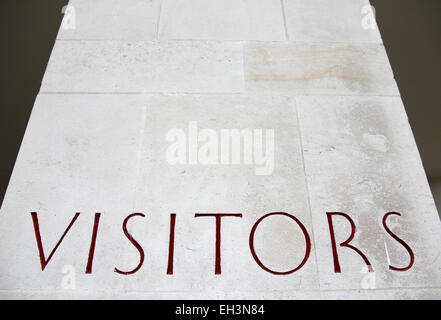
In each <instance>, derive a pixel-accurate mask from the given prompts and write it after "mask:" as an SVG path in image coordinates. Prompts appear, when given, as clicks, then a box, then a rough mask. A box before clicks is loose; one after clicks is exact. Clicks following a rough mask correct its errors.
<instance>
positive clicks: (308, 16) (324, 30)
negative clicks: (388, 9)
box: [283, 0, 382, 43]
mask: <svg viewBox="0 0 441 320" xmlns="http://www.w3.org/2000/svg"><path fill="white" fill-rule="evenodd" d="M283 2H284V5H285V15H286V24H287V29H288V35H289V39H291V40H295V41H305V42H342V43H351V42H354V43H381V42H382V41H381V36H380V32H379V30H378V27H377V25H376V23H375V18H374V17H375V8H372V7H371V6H370V4H369V1H368V0H338V1H330V0H310V1H304V0H283Z"/></svg>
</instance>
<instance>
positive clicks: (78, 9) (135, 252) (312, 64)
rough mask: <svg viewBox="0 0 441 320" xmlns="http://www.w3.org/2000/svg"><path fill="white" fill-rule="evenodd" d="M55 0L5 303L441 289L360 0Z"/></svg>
mask: <svg viewBox="0 0 441 320" xmlns="http://www.w3.org/2000/svg"><path fill="white" fill-rule="evenodd" d="M69 4H70V5H71V7H70V11H68V12H67V13H66V15H65V18H64V22H65V23H63V24H62V26H61V28H60V30H59V33H58V38H57V40H56V42H55V45H54V48H53V51H52V54H51V57H50V59H49V63H48V66H47V70H46V72H45V75H44V78H43V80H42V86H41V89H40V94H39V95H38V97H37V99H36V101H35V104H34V108H33V111H32V115H31V118H30V120H29V124H28V127H27V130H26V133H25V137H24V139H23V142H22V145H21V148H20V152H19V155H18V157H17V161H16V164H15V168H14V171H13V174H12V177H11V180H10V184H9V186H8V190H7V193H6V196H5V200H4V202H3V204H2V207H1V211H0V266H1V267H0V298H1V299H17V298H24V299H60V298H67V299H105V298H112V299H205V298H209V299H270V298H271V299H439V298H440V297H441V270H440V268H441V263H440V260H439V259H440V249H439V245H438V244H439V243H440V240H441V239H440V237H441V227H440V220H439V217H438V214H437V212H436V209H435V206H434V202H433V199H432V196H431V193H430V190H429V187H428V184H427V180H426V177H425V173H424V170H423V167H422V163H421V160H420V158H419V155H418V150H417V147H416V145H415V141H414V139H413V136H412V132H411V129H410V126H409V123H408V120H407V117H406V114H405V110H404V107H403V104H402V102H401V99H400V96H399V91H398V88H397V85H396V83H395V80H394V77H393V73H392V70H391V67H390V64H389V61H388V58H387V54H386V51H385V49H384V46H383V45H382V43H381V38H380V36H379V34H378V30H375V29H371V28H365V27H364V26H366V21H367V20H365V19H366V12H365V10H366V9H364V8H365V7H366V6H367V5H368V2H367V1H364V0H363V1H362V0H360V1H358V0H353V1H349V0H348V1H346V0H339V1H335V0H283V1H280V0H259V1H246V0H244V1H229V0H228V1H217V0H213V1H210V2H209V4H208V2H207V1H199V0H188V1H180V0H162V1H160V0H144V1H143V0H130V1H127V0H124V1H123V0H112V1H101V0H97V1H85V0H71V1H70V2H69ZM121 8H124V10H122V9H121ZM72 9H73V11H72ZM72 12H75V19H76V20H75V22H76V23H75V28H72V24H69V23H67V22H72V20H70V19H72V17H73V16H72ZM68 14H69V16H68ZM368 25H369V24H368ZM225 130H227V132H228V133H229V134H233V135H234V134H237V135H236V138H237V137H239V138H238V139H237V140H234V138H231V140H228V141H229V143H230V144H231V145H228V148H226V147H225V145H223V143H222V132H224V133H225ZM233 140H234V141H235V142H234V143H233ZM225 141H227V140H225ZM225 141H224V142H225ZM234 146H235V147H234ZM31 212H35V213H37V215H38V227H37V225H36V216H35V214H34V216H33V215H31ZM274 212H283V214H274V215H271V216H267V217H266V218H263V220H259V219H261V218H262V217H264V216H265V215H266V214H268V213H274ZM330 212H334V213H336V212H339V213H344V214H345V215H342V214H340V215H334V216H332V220H331V221H332V222H333V226H332V227H330V225H329V220H328V219H327V213H330ZM388 212H397V213H399V214H400V215H398V214H392V215H388V216H387V217H386V222H385V223H383V219H384V216H385V214H387V213H388ZM76 213H79V215H78V217H77V219H76V220H73V218H74V217H75V214H76ZM97 213H99V215H97ZM221 213H223V214H235V216H225V217H222V218H221V219H222V220H221V225H220V227H219V228H218V227H217V226H216V220H215V217H214V216H205V217H204V216H195V215H196V214H221ZM133 214H135V215H133ZM171 214H175V216H172V215H171ZM239 214H240V215H241V216H238V215H239ZM288 214H289V215H288ZM98 217H99V220H98ZM172 217H175V218H174V219H175V220H172V219H173V218H172ZM127 219H128V220H127ZM296 219H297V220H296ZM348 219H350V220H348ZM125 220H126V223H125V224H124V221H125ZM172 221H174V222H175V224H174V228H173V224H172ZM258 221H260V222H259V224H258V225H257V226H256V222H258ZM351 222H352V223H353V225H354V226H353V228H351ZM70 223H72V224H71V228H70V229H69V230H68V231H67V232H66V233H65V231H66V230H67V227H68V225H69V224H70ZM253 226H255V228H253ZM36 230H37V231H39V233H40V237H41V243H42V244H41V247H42V249H43V250H44V257H42V256H41V257H40V253H39V252H40V251H41V248H40V249H39V245H38V236H37V235H38V232H36ZM171 230H174V232H171ZM332 231H334V232H332ZM352 232H353V237H351V233H352ZM64 233H65V236H64V237H62V236H63V234H64ZM171 234H173V237H171ZM216 234H218V237H216ZM332 235H333V236H334V242H333V238H332ZM61 238H62V241H61V242H59V241H60V239H61ZM57 243H59V245H58V246H57ZM171 243H172V244H173V246H171V245H170V244H171ZM333 243H335V248H333ZM54 248H56V250H54V251H53V254H51V252H52V250H53V249H54ZM354 248H355V249H357V250H359V251H357V250H355V249H354ZM216 252H218V255H217V254H216ZM171 253H173V254H172V255H171ZM360 253H361V254H362V255H360ZM362 256H364V257H365V258H366V259H367V261H368V262H369V264H370V265H371V267H370V268H371V271H373V272H369V269H368V268H367V266H366V263H365V261H364V260H363V257H362ZM49 257H50V260H49V261H47V259H49ZM92 257H93V258H92ZM40 258H44V259H42V260H43V266H44V270H42V264H41V259H40ZM337 259H338V262H339V266H340V269H339V270H337V269H336V261H337ZM216 261H217V262H218V263H216ZM45 262H47V263H45ZM290 271H292V272H290ZM124 272H125V273H129V274H124Z"/></svg>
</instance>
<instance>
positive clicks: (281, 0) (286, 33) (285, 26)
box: [280, 0, 289, 40]
mask: <svg viewBox="0 0 441 320" xmlns="http://www.w3.org/2000/svg"><path fill="white" fill-rule="evenodd" d="M280 5H281V6H282V16H283V26H284V28H285V38H286V40H289V35H288V26H287V25H286V14H285V4H284V3H283V0H280Z"/></svg>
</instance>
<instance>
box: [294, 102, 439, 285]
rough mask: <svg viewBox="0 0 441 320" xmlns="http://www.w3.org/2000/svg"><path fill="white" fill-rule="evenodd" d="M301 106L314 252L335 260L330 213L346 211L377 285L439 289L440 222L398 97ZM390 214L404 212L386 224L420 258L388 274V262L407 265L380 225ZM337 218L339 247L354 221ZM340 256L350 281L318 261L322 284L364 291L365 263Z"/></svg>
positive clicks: (345, 252) (346, 253)
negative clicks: (330, 246) (330, 247)
mask: <svg viewBox="0 0 441 320" xmlns="http://www.w3.org/2000/svg"><path fill="white" fill-rule="evenodd" d="M297 101H298V106H299V121H300V126H301V132H302V141H303V151H304V160H305V170H306V175H307V181H308V189H309V195H310V201H311V211H312V216H313V223H314V234H315V237H316V245H317V255H318V256H320V257H322V259H323V260H324V261H332V251H331V250H329V243H328V239H329V228H328V223H327V220H326V215H325V212H334V211H338V212H344V213H347V214H348V215H349V216H350V217H351V218H352V219H353V220H354V222H355V224H356V226H357V231H356V236H355V239H354V241H353V243H354V245H355V246H357V247H358V248H359V249H360V250H362V251H363V252H364V254H365V255H366V256H367V257H368V259H369V260H370V262H371V263H372V266H373V269H374V271H375V272H374V274H373V276H374V277H375V279H376V281H375V282H376V287H377V288H394V287H437V286H439V284H440V283H441V272H440V271H441V263H440V253H441V251H440V248H439V246H438V245H437V243H439V242H440V241H441V234H440V232H439V227H440V223H439V218H438V215H437V212H436V208H435V205H434V202H433V200H432V196H431V193H430V188H429V185H428V184H427V180H426V178H425V175H424V170H423V167H422V165H421V161H420V158H419V156H418V152H417V148H416V145H415V142H414V139H413V136H412V132H411V130H410V126H409V123H408V121H407V117H406V115H405V112H404V108H403V105H402V103H401V99H400V98H389V97H388V98H386V97H382V98H380V97H298V98H297ZM390 211H395V212H399V213H401V214H402V215H401V217H399V216H391V217H390V218H389V219H388V225H389V227H390V229H391V230H392V231H393V232H394V233H396V234H397V235H398V237H400V238H401V239H403V240H405V241H406V242H407V243H408V244H409V245H410V246H411V248H413V251H414V254H415V264H414V266H413V267H412V268H411V269H410V270H408V271H405V272H398V271H390V270H388V266H389V262H388V259H389V260H390V264H391V265H393V266H396V267H405V266H407V265H408V263H409V254H408V253H407V251H406V250H405V248H404V247H403V246H401V245H400V244H399V243H398V242H396V241H395V240H393V239H392V238H391V237H390V236H389V235H388V234H387V233H386V232H385V230H384V228H383V226H382V222H381V221H382V217H383V216H384V214H385V213H387V212H390ZM335 220H336V222H335V227H336V238H337V239H340V241H339V243H340V242H343V241H344V240H346V239H347V238H348V237H349V234H350V228H349V223H348V221H345V219H344V218H340V217H336V218H335ZM337 221H341V222H340V223H338V222H337ZM386 250H387V251H386ZM338 251H339V256H340V263H341V268H342V273H343V272H344V275H345V276H344V277H342V276H341V274H335V273H334V270H333V266H332V264H326V263H318V266H319V274H320V287H321V288H324V289H360V288H362V287H361V286H362V285H363V283H362V281H361V279H362V278H364V277H365V276H366V273H363V271H365V270H363V269H364V266H365V265H364V263H363V260H362V259H361V258H360V256H358V255H357V254H356V253H355V252H354V251H352V250H351V249H349V248H339V250H338ZM366 281H367V280H366Z"/></svg>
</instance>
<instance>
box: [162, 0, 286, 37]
mask: <svg viewBox="0 0 441 320" xmlns="http://www.w3.org/2000/svg"><path fill="white" fill-rule="evenodd" d="M159 38H160V39H204V40H207V39H217V40H274V41H276V40H285V39H286V35H285V28H284V20H283V12H282V5H281V2H280V1H274V0H211V1H204V0H164V1H163V2H162V11H161V20H160V25H159Z"/></svg>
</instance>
